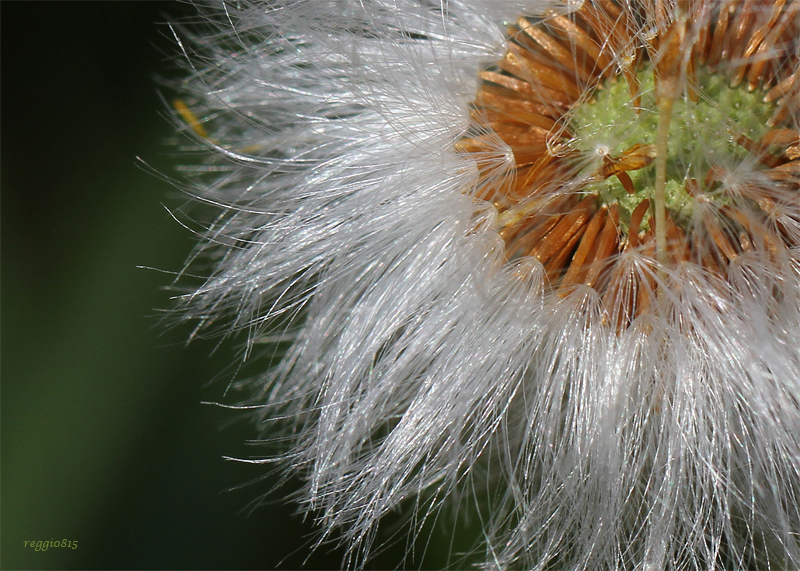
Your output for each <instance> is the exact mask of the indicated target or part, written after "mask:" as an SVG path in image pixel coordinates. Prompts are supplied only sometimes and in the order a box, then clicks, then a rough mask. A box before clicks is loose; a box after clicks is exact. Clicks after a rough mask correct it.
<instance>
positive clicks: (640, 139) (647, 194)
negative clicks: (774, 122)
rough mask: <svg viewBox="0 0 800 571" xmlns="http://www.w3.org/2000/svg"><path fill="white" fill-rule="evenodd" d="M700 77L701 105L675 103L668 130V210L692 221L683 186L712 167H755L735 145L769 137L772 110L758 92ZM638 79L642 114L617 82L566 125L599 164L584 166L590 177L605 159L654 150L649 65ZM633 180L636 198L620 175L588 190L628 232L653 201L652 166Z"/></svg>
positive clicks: (654, 114)
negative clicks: (643, 205) (636, 149)
mask: <svg viewBox="0 0 800 571" xmlns="http://www.w3.org/2000/svg"><path fill="white" fill-rule="evenodd" d="M701 71H703V72H701V73H700V74H699V78H698V79H699V98H698V101H697V102H696V103H695V102H692V101H691V100H690V99H689V98H688V97H686V96H684V97H683V98H681V99H680V100H678V101H676V102H675V105H674V108H673V115H672V121H671V123H670V135H669V148H668V158H667V187H666V201H667V204H666V206H667V208H668V209H669V210H671V211H672V212H673V213H674V214H675V215H677V216H678V217H679V218H683V217H685V216H688V215H689V214H690V208H691V197H690V196H689V195H688V194H687V192H686V190H685V185H686V182H687V181H688V180H689V179H696V180H698V181H702V180H703V179H704V177H705V176H706V173H707V172H708V170H709V168H711V167H712V166H721V167H723V168H726V169H732V168H735V167H736V165H739V164H742V163H743V162H745V161H748V160H750V161H753V160H754V159H753V157H752V155H751V154H750V153H749V151H747V149H745V148H744V147H742V146H741V145H739V144H737V142H736V139H737V137H738V136H739V135H745V136H747V137H748V138H750V139H751V140H752V141H756V142H757V141H759V140H760V139H761V137H762V136H763V135H764V134H765V133H766V132H767V131H768V130H769V127H767V125H766V123H767V120H768V119H769V117H770V115H771V114H772V111H773V110H774V105H773V104H772V103H764V102H763V101H762V97H761V96H760V95H759V93H757V92H748V91H747V89H746V88H730V87H729V86H728V82H727V78H726V77H725V76H724V75H723V74H712V73H705V72H704V70H701ZM637 75H638V78H639V82H640V88H639V93H640V94H641V107H640V109H638V113H637V109H636V108H635V105H634V101H633V99H632V97H631V93H630V89H629V86H628V83H627V82H626V81H624V80H622V79H621V78H620V77H619V76H618V77H617V78H615V79H613V80H610V81H608V82H607V83H606V84H605V86H604V89H602V90H597V91H596V92H595V94H594V99H593V100H592V101H590V102H587V103H585V104H583V105H580V106H579V107H578V108H577V109H576V110H575V113H574V115H573V117H572V118H571V120H570V123H569V126H570V128H571V130H572V132H573V134H574V135H575V136H574V138H573V140H572V143H571V144H572V146H573V147H575V148H576V149H577V150H579V151H581V153H582V154H583V155H585V156H588V157H596V160H592V162H591V164H590V165H588V166H587V167H586V173H587V174H589V173H591V172H593V171H594V170H596V169H597V167H598V166H599V165H601V164H602V161H603V158H602V157H603V155H608V156H610V157H613V158H618V157H620V156H622V155H623V153H624V152H625V151H626V150H628V149H630V148H631V147H633V146H634V145H636V144H643V145H653V144H655V137H656V130H657V126H658V107H657V105H656V99H655V82H654V76H653V68H652V66H651V65H650V64H647V65H646V66H644V67H643V69H642V70H641V71H639V72H638V74H637ZM628 175H629V176H630V177H631V179H632V181H633V184H634V187H635V189H636V192H635V193H634V194H628V192H627V191H626V190H625V189H624V188H623V186H622V184H621V183H620V181H619V179H618V178H617V177H616V176H612V177H610V178H608V179H606V180H605V181H602V182H593V183H591V184H590V185H589V187H588V188H587V190H588V191H589V192H596V193H598V194H599V195H600V198H601V199H602V200H603V201H604V202H606V203H612V202H618V203H619V205H620V207H621V218H622V222H623V223H624V224H625V225H626V228H627V224H628V223H629V221H630V214H631V212H632V211H633V209H634V208H636V206H637V205H638V204H639V203H640V202H641V201H642V200H644V199H645V198H651V197H652V195H653V191H654V186H655V178H656V174H655V163H653V164H651V165H649V166H647V167H645V168H641V169H639V170H631V171H628Z"/></svg>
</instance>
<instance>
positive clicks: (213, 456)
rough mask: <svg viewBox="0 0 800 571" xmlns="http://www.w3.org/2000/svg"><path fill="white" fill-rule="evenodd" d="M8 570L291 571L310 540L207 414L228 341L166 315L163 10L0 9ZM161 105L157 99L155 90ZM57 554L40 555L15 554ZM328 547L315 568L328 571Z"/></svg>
mask: <svg viewBox="0 0 800 571" xmlns="http://www.w3.org/2000/svg"><path fill="white" fill-rule="evenodd" d="M0 10H2V12H1V16H0V21H2V34H1V36H0V37H1V38H2V138H1V139H0V140H1V141H2V171H1V172H2V181H1V184H2V469H1V472H0V474H1V477H2V519H1V520H0V521H1V522H2V545H1V546H0V547H1V548H2V551H0V566H2V568H3V569H67V568H69V569H84V568H93V569H101V568H103V569H114V568H125V569H167V568H174V569H181V568H198V569H215V568H217V569H227V568H231V569H248V568H273V567H277V566H278V565H279V563H282V564H281V565H280V567H281V568H284V569H287V568H288V569H291V568H298V567H300V566H302V565H303V564H304V561H305V557H306V556H308V549H307V547H306V545H307V543H308V541H309V540H310V539H311V537H312V535H311V534H312V532H313V527H312V526H311V524H310V523H308V522H305V523H304V522H303V520H302V518H301V517H299V516H296V515H293V513H294V512H295V509H296V508H295V507H294V506H293V505H292V504H291V503H290V502H286V501H283V499H282V498H283V496H284V495H285V494H288V493H289V492H291V491H292V487H293V486H297V482H291V483H290V484H289V486H287V487H285V488H283V489H282V490H281V491H279V492H277V493H275V494H272V495H271V496H270V500H271V503H270V504H268V505H266V506H263V507H260V508H258V509H255V510H252V509H250V503H251V502H252V501H254V500H256V499H257V498H259V497H260V496H263V495H264V494H266V493H267V492H269V491H270V489H271V487H272V486H273V485H274V483H275V479H274V478H272V479H267V480H265V481H261V482H258V483H255V484H253V485H250V486H245V487H244V488H242V489H237V490H232V491H229V490H231V488H233V487H235V486H238V485H240V484H244V483H247V482H248V481H251V480H253V479H255V478H258V477H259V476H262V475H263V474H264V473H265V471H266V470H265V469H264V468H263V467H259V466H248V465H243V464H238V463H233V462H226V461H224V460H223V459H222V456H223V455H242V454H248V453H252V451H248V450H246V449H245V448H244V447H243V445H242V442H243V441H244V440H245V439H246V438H249V437H253V436H254V433H253V432H252V427H251V426H250V425H248V424H247V423H246V422H235V423H233V425H232V426H227V427H226V425H230V424H231V423H232V421H234V420H235V419H237V418H238V415H237V414H234V413H232V412H231V411H225V410H222V409H218V408H214V407H211V406H207V405H202V404H201V401H216V400H220V399H221V398H222V394H223V392H224V390H225V388H226V386H227V382H228V381H229V380H230V378H231V375H232V372H231V370H230V369H228V368H227V367H228V366H229V365H230V364H231V363H233V362H235V359H236V349H237V347H236V344H235V343H231V344H229V346H228V345H224V346H222V347H221V348H220V349H219V350H218V351H217V352H216V353H215V354H214V355H213V357H211V358H209V354H210V353H211V352H212V350H213V349H214V348H215V344H214V343H211V342H202V341H200V342H197V343H192V344H191V345H189V346H188V347H187V346H186V345H185V343H184V340H185V339H186V338H187V335H188V331H189V330H188V329H187V328H182V327H178V328H175V329H171V330H168V329H167V328H166V327H164V326H163V325H161V324H159V318H160V312H159V310H161V309H164V308H168V307H169V306H170V300H169V297H170V293H169V292H167V291H165V290H164V289H163V288H164V286H167V285H169V283H170V280H171V277H170V276H169V275H168V274H165V273H159V272H156V271H151V270H143V269H137V266H151V267H156V268H160V269H164V270H170V271H175V270H179V269H180V268H181V266H182V263H183V260H184V259H185V257H186V256H187V254H188V252H189V250H190V249H191V247H192V245H193V242H192V237H191V236H190V235H189V233H188V232H187V231H186V230H185V229H183V228H181V227H180V226H179V225H178V224H177V223H176V222H175V221H174V220H172V219H171V218H170V216H169V214H168V212H167V211H166V209H165V208H164V206H168V207H171V208H176V207H179V206H181V205H182V204H183V202H184V199H183V198H181V197H180V196H179V194H178V192H177V191H176V190H174V189H173V188H172V187H171V186H170V185H169V184H167V183H165V182H163V181H162V180H160V179H159V178H157V177H156V176H154V175H152V174H150V173H147V172H145V170H143V169H142V168H140V165H139V164H137V159H136V157H137V156H138V157H141V158H142V160H143V161H145V162H146V163H147V164H148V165H150V166H152V167H153V168H154V169H156V170H158V171H159V172H163V173H165V174H167V175H175V172H174V168H175V165H176V164H177V163H178V162H179V161H180V159H179V158H177V157H176V156H175V152H174V148H173V147H171V146H170V145H169V144H168V140H169V139H170V137H172V131H173V129H172V127H171V126H170V124H169V122H168V121H167V120H166V119H165V118H164V104H163V102H162V101H161V99H160V98H159V95H158V89H157V87H156V82H155V81H154V76H155V75H156V74H160V75H162V76H169V75H170V74H173V75H174V74H175V73H176V70H175V66H174V64H173V63H172V62H171V61H170V60H169V58H168V57H167V56H166V55H165V54H174V53H176V51H177V50H176V47H175V46H174V45H173V43H172V40H171V39H170V38H169V37H168V34H169V29H168V28H167V27H166V26H165V25H163V24H159V22H164V21H166V19H167V15H170V16H181V15H184V14H188V13H191V10H192V8H191V6H188V5H185V4H180V3H164V2H95V3H73V2H59V3H43V2H6V1H4V2H1V3H0ZM167 95H168V94H167ZM51 539H68V540H70V541H78V548H77V549H75V550H70V549H62V548H58V549H56V548H51V549H49V550H48V551H46V552H35V551H34V550H33V549H31V548H25V547H23V542H24V541H36V540H51ZM340 562H341V553H337V552H330V550H325V549H323V550H320V551H318V552H316V553H315V554H314V555H313V556H312V557H311V559H310V560H309V561H308V562H307V563H306V567H307V568H312V569H313V568H321V569H325V568H338V567H339V565H340Z"/></svg>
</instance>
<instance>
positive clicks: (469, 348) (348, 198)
mask: <svg viewBox="0 0 800 571" xmlns="http://www.w3.org/2000/svg"><path fill="white" fill-rule="evenodd" d="M205 23H206V25H207V28H206V30H205V32H204V33H202V34H199V35H197V36H195V37H193V38H192V39H193V41H192V42H189V43H188V44H187V46H189V47H192V46H193V49H194V54H193V55H194V57H191V56H190V60H191V61H196V62H202V64H199V63H198V64H197V65H195V66H194V67H192V73H191V76H190V78H189V79H188V80H187V82H186V83H185V85H184V86H183V89H184V92H185V95H184V96H183V99H182V100H181V101H180V102H179V103H178V104H177V105H176V110H177V111H178V112H179V114H180V115H182V116H183V117H184V119H185V121H186V127H185V128H186V130H187V131H189V132H194V134H196V136H197V137H196V138H197V139H198V140H199V142H200V143H202V144H203V145H204V146H206V147H210V148H212V150H213V151H214V152H213V153H212V156H210V157H209V158H208V159H207V162H206V164H205V165H204V166H202V167H197V168H195V169H194V170H193V171H190V172H192V173H194V174H195V175H196V177H197V180H196V186H197V189H198V192H197V194H198V196H199V197H200V199H201V200H202V201H204V202H208V203H212V204H214V205H216V206H218V207H219V208H220V211H221V212H220V214H219V215H218V217H217V218H216V219H214V220H213V221H212V222H211V223H210V225H209V227H208V230H207V232H206V236H207V240H206V241H205V242H204V243H202V244H201V246H200V247H199V251H198V254H202V255H203V256H202V257H200V258H197V259H206V260H210V261H211V270H210V272H209V274H208V277H207V279H206V280H205V282H204V284H203V285H202V286H201V287H199V288H198V289H197V290H196V291H194V292H193V293H191V294H188V295H186V296H185V297H184V302H185V311H186V315H187V317H189V318H194V319H197V320H199V326H198V331H200V330H202V329H204V328H208V327H209V326H211V325H212V324H214V323H216V322H217V320H218V319H220V318H222V317H226V318H228V319H229V320H230V323H231V325H229V326H228V327H230V330H231V331H237V330H246V331H247V332H248V334H249V337H248V347H249V348H252V347H253V346H254V345H255V344H257V343H273V344H278V345H279V346H280V347H284V348H285V351H284V354H283V356H282V358H281V359H280V361H279V363H278V364H276V365H275V366H274V367H273V368H272V369H271V370H269V371H268V372H266V373H265V374H264V375H263V376H262V377H261V378H259V379H256V380H253V381H251V382H250V384H249V386H250V387H251V388H252V390H253V397H252V399H251V401H249V403H248V404H249V405H251V406H252V405H255V406H257V407H259V408H261V410H262V414H261V417H260V418H261V419H262V421H263V422H264V427H265V428H264V429H265V431H267V430H273V429H274V424H275V423H274V422H271V421H272V420H274V419H281V422H283V423H284V424H286V425H287V432H286V434H287V435H289V436H290V437H291V441H292V448H291V450H290V451H289V452H288V454H287V455H286V456H285V458H286V461H287V463H288V464H289V466H290V467H291V468H292V469H293V470H296V471H299V472H301V473H302V474H304V475H305V477H306V478H307V487H306V489H305V496H304V499H305V506H306V508H307V509H308V511H309V512H311V513H313V514H315V516H317V517H318V518H319V522H320V524H321V525H322V526H323V528H324V529H325V531H326V533H328V532H330V531H331V530H333V529H341V530H342V533H343V537H344V539H345V541H346V542H348V544H349V546H350V554H351V556H352V558H351V559H349V560H348V564H351V565H355V566H359V565H361V564H362V563H363V560H364V557H365V556H367V555H368V553H369V550H370V548H371V547H372V545H373V542H374V540H375V530H376V526H377V524H378V522H379V521H380V519H381V518H382V517H383V516H384V515H385V514H387V513H388V512H389V511H391V510H393V509H394V508H396V507H397V506H398V505H399V504H400V503H402V502H404V501H412V502H416V506H417V509H418V510H419V516H418V519H417V520H416V521H417V523H418V524H419V522H421V521H424V520H425V519H426V517H427V516H429V515H430V514H432V513H434V512H435V510H437V509H439V508H440V507H441V505H443V502H444V501H445V500H446V499H447V498H448V497H450V496H452V495H453V493H454V492H459V494H458V495H459V497H461V498H462V500H463V498H464V493H463V492H465V491H466V492H472V491H474V490H483V492H482V493H481V494H480V495H479V496H476V504H477V506H476V509H477V510H478V512H479V513H480V515H481V518H482V520H483V521H484V523H485V537H486V541H485V545H484V548H485V550H486V563H485V566H486V568H506V567H524V568H530V569H587V570H595V569H643V570H644V569H646V570H660V569H676V570H688V569H750V568H787V569H788V568H796V567H798V566H800V372H799V371H800V344H799V343H798V339H799V338H800V39H799V36H800V0H778V1H775V2H771V1H769V2H765V1H759V0H675V1H672V0H585V1H582V2H569V3H567V4H561V5H559V4H557V3H553V2H543V1H542V0H530V1H521V2H516V1H512V0H453V1H448V2H441V3H431V2H428V1H427V0H395V1H393V2H383V1H381V0H369V1H360V2H357V1H352V2H350V1H347V0H343V1H336V2H335V1H332V0H331V1H330V2H328V1H324V0H320V1H315V2H309V1H304V0H275V1H269V2H265V3H263V4H259V3H253V4H250V3H245V4H244V5H241V4H237V6H236V8H235V9H234V7H233V6H232V5H230V4H227V3H224V4H222V5H221V7H220V8H219V10H217V11H214V10H210V11H208V12H207V13H206V20H205ZM187 34H188V35H189V36H191V33H190V32H187ZM281 344H283V345H281Z"/></svg>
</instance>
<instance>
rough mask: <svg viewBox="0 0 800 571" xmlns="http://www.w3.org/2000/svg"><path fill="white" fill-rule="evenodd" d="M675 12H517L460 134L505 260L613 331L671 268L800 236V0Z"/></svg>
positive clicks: (714, 263)
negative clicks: (582, 296) (794, 214)
mask: <svg viewBox="0 0 800 571" xmlns="http://www.w3.org/2000/svg"><path fill="white" fill-rule="evenodd" d="M656 4H659V3H658V2H657V3H656ZM667 13H669V12H668V11H666V10H645V9H642V6H638V5H637V4H636V3H635V2H624V3H617V2H614V1H612V0H594V1H593V0H586V1H585V2H583V3H582V4H581V5H580V7H579V8H578V9H577V10H574V11H572V12H570V13H568V14H550V15H547V16H546V17H544V18H541V19H533V18H526V17H520V18H518V19H517V21H516V22H515V23H514V24H513V25H510V26H509V29H508V41H507V46H508V47H507V51H506V53H505V55H504V56H503V58H502V59H501V60H500V61H498V62H496V63H495V64H493V65H491V66H489V67H487V68H486V69H485V70H483V71H482V72H481V73H480V79H481V80H482V82H481V85H480V88H479V90H478V94H477V97H476V99H475V102H474V104H473V110H472V119H473V123H472V126H471V128H470V130H469V132H468V133H467V134H466V135H465V136H464V137H463V138H462V139H461V140H460V141H459V143H458V145H457V148H458V150H459V151H461V152H465V153H468V154H469V155H470V156H472V158H473V159H474V160H475V161H476V162H477V164H478V168H479V172H480V179H479V187H478V191H477V197H478V198H479V199H483V200H485V201H488V202H491V203H492V204H493V205H494V207H495V208H496V209H497V213H498V215H497V226H496V229H497V232H498V233H499V235H500V236H501V237H502V238H503V240H504V242H505V247H506V257H507V258H508V259H509V260H514V259H516V258H519V257H523V256H532V257H535V258H536V259H538V260H539V261H540V262H541V263H542V264H543V265H544V268H545V270H546V272H547V276H548V279H549V281H550V285H551V286H552V287H553V288H557V289H559V290H563V291H565V292H568V291H569V290H571V289H572V288H574V287H575V286H577V285H581V284H583V285H588V286H590V287H593V288H594V289H596V290H597V291H598V292H599V293H600V294H601V295H602V297H603V301H604V305H605V307H606V309H607V310H608V312H609V313H610V314H611V321H612V322H613V323H615V324H616V327H617V328H618V329H624V328H626V327H627V326H628V325H629V324H630V323H631V322H632V320H633V319H635V317H636V316H638V315H640V314H641V313H643V312H645V311H647V310H648V308H652V307H653V305H654V304H653V300H654V299H655V296H656V295H657V292H658V290H659V289H660V288H664V287H668V286H667V284H668V280H667V278H668V276H669V274H670V272H672V271H673V270H674V269H675V268H676V267H677V266H678V265H680V264H686V263H693V264H697V265H699V266H701V267H702V268H703V270H704V271H705V272H706V273H712V274H715V275H717V276H718V277H721V278H723V279H727V276H728V268H729V266H730V265H731V264H732V263H735V261H736V260H737V259H738V258H739V257H740V256H742V255H744V254H754V255H758V254H761V255H763V256H764V259H769V260H771V263H777V262H775V260H777V259H778V258H780V257H781V256H782V254H784V253H785V252H787V251H788V250H789V249H791V248H795V247H797V246H798V243H797V239H796V236H797V234H796V233H793V232H792V231H790V230H789V228H788V226H791V225H792V224H793V223H794V221H793V220H787V219H786V216H785V215H784V210H785V209H784V208H782V206H785V205H787V204H790V205H792V207H794V206H796V204H797V201H798V191H799V190H800V186H799V183H800V133H799V132H798V129H797V118H798V114H800V78H798V72H797V70H796V61H797V59H798V56H799V55H800V54H799V53H798V52H800V47H799V43H798V35H799V34H800V24H798V14H799V13H800V2H798V1H796V0H795V1H779V2H774V3H755V2H744V1H743V2H728V3H719V4H712V3H709V2H692V3H689V2H679V9H678V10H677V11H675V12H674V13H672V14H673V15H672V16H671V19H668V18H667V16H666V14H667Z"/></svg>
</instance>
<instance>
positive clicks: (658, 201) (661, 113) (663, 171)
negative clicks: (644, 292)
mask: <svg viewBox="0 0 800 571" xmlns="http://www.w3.org/2000/svg"><path fill="white" fill-rule="evenodd" d="M673 101H674V100H673V99H672V98H671V97H664V98H662V100H661V101H660V102H659V106H658V131H657V132H656V188H655V193H654V195H653V202H654V205H655V206H654V207H655V214H656V260H658V264H659V266H660V267H659V274H663V272H664V268H666V265H667V199H666V192H665V190H666V186H667V145H668V143H669V124H670V121H671V119H672V104H673Z"/></svg>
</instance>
